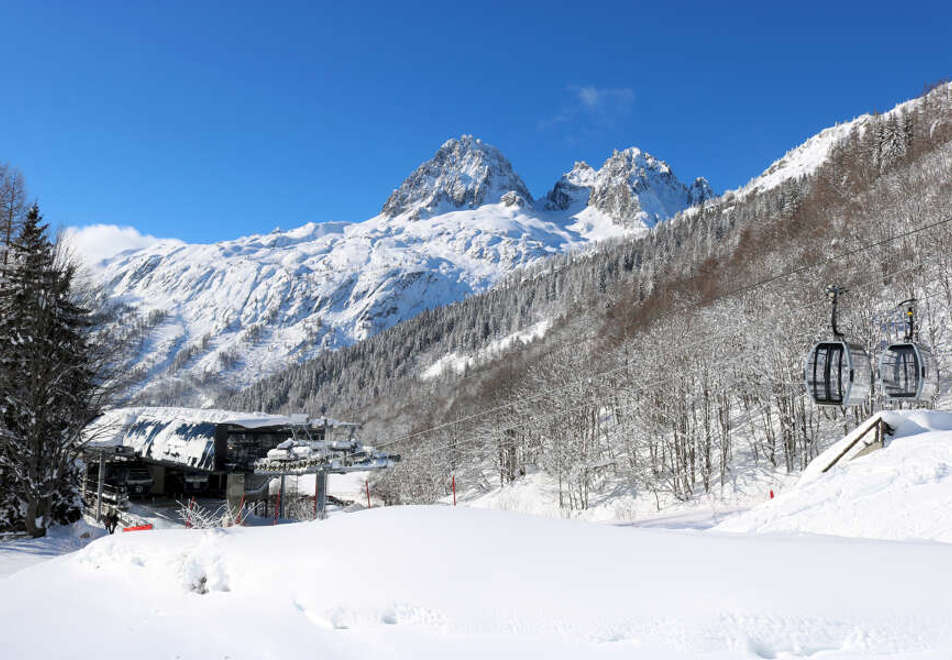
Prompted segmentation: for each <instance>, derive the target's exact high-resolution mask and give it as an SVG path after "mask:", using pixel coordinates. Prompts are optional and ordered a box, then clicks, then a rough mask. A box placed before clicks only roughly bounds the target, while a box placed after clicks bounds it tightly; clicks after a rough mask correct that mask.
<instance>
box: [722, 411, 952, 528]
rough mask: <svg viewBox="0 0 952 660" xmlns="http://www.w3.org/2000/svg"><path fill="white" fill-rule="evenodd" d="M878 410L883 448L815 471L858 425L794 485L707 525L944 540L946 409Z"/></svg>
mask: <svg viewBox="0 0 952 660" xmlns="http://www.w3.org/2000/svg"><path fill="white" fill-rule="evenodd" d="M879 414H881V415H882V416H883V419H884V421H885V422H886V423H887V424H889V425H890V426H892V427H893V428H894V429H896V433H895V435H894V436H893V437H892V438H891V439H889V440H888V442H887V444H886V447H885V448H883V449H881V450H878V451H873V452H872V453H869V454H867V455H865V456H861V457H859V458H856V459H855V460H848V459H849V456H847V457H846V458H844V459H843V460H841V461H839V462H838V463H837V464H836V465H835V466H834V467H833V468H832V469H831V470H830V471H829V472H826V473H822V472H821V471H822V468H823V467H825V466H827V465H829V463H830V461H831V460H832V458H833V457H835V456H837V455H838V454H840V453H841V452H842V451H843V450H844V448H845V447H846V446H847V445H848V444H849V443H850V442H851V441H852V440H853V436H854V435H855V434H856V432H858V431H860V430H862V429H863V428H865V426H866V424H865V423H864V424H861V425H860V426H858V427H857V429H856V431H855V432H854V433H852V434H850V435H848V436H847V437H845V438H844V439H843V440H841V441H839V442H837V443H834V444H833V445H832V446H830V448H829V449H827V450H826V451H825V452H824V453H823V454H821V455H820V456H819V457H817V458H816V459H814V461H813V462H812V463H811V464H810V465H809V466H808V467H807V469H806V470H805V471H804V472H803V475H802V476H801V478H800V481H799V482H798V483H797V484H796V485H795V486H793V487H791V488H788V489H786V490H785V491H784V492H782V493H780V494H779V495H778V496H777V498H776V499H774V500H772V501H770V502H766V503H764V504H762V505H760V506H758V507H755V508H753V509H751V510H750V511H748V512H745V513H743V514H740V515H738V516H736V517H733V518H730V519H728V520H726V521H724V522H723V523H721V524H720V525H719V526H718V527H716V528H715V529H717V530H720V531H729V532H742V533H747V534H750V533H790V532H794V533H803V532H808V533H813V534H833V535H837V536H853V537H863V538H874V539H893V540H909V539H919V540H930V541H942V542H945V543H952V413H949V412H941V411H932V410H910V411H891V412H883V413H879ZM854 453H855V452H854Z"/></svg>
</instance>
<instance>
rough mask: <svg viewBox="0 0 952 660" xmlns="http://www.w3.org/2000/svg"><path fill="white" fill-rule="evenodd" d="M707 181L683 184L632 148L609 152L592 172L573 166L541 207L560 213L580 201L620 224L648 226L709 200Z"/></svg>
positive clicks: (667, 168) (661, 163)
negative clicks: (600, 165) (606, 157)
mask: <svg viewBox="0 0 952 660" xmlns="http://www.w3.org/2000/svg"><path fill="white" fill-rule="evenodd" d="M714 196H715V195H714V191H713V190H712V189H711V186H710V185H709V184H708V182H707V180H706V179H704V178H702V177H698V178H697V179H695V180H694V183H692V184H691V185H690V186H686V185H685V184H683V183H682V182H681V181H680V180H678V178H677V177H676V176H675V175H674V172H672V171H671V168H670V166H668V164H667V163H665V162H664V161H662V160H659V159H657V158H655V157H654V156H652V155H651V154H648V153H645V152H643V151H641V150H640V149H638V148H637V147H629V148H628V149H625V150H623V151H617V150H616V151H615V152H614V153H613V154H612V155H611V156H610V157H609V158H608V159H607V160H606V161H605V162H604V163H603V164H602V167H601V169H599V170H595V169H593V168H592V167H591V166H590V165H588V164H587V163H584V162H579V163H575V167H573V168H572V170H571V171H570V172H567V173H566V174H564V175H562V178H561V179H559V181H558V182H557V183H556V184H555V187H554V188H553V189H552V191H551V192H549V194H548V195H547V196H546V202H545V208H547V209H550V210H556V209H558V210H566V209H569V208H571V207H572V206H573V205H577V204H579V203H581V202H584V203H585V204H587V205H588V206H590V207H591V208H593V209H596V210H598V211H600V212H602V213H604V214H605V215H607V216H608V217H609V218H611V219H612V221H614V222H615V223H617V224H619V225H620V226H622V227H624V228H626V229H629V230H634V229H641V228H645V227H647V228H650V227H653V226H655V225H656V224H658V222H660V221H662V220H665V219H667V218H670V217H671V216H673V215H675V214H676V213H678V212H679V211H683V210H684V209H686V208H688V207H690V206H694V205H696V204H702V203H704V202H705V201H706V200H708V199H711V198H713V197H714Z"/></svg>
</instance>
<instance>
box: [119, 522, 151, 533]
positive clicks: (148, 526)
mask: <svg viewBox="0 0 952 660" xmlns="http://www.w3.org/2000/svg"><path fill="white" fill-rule="evenodd" d="M147 529H152V524H151V523H148V524H145V525H136V526H135V527H123V528H122V531H124V532H143V531H145V530H147Z"/></svg>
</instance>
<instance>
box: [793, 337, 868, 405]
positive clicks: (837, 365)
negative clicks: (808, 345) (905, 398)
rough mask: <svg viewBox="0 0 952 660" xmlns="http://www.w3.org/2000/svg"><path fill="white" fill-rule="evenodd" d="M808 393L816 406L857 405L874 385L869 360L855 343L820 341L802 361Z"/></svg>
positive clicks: (864, 399) (837, 340)
mask: <svg viewBox="0 0 952 660" xmlns="http://www.w3.org/2000/svg"><path fill="white" fill-rule="evenodd" d="M804 377H805V382H806V387H807V393H808V394H809V395H810V397H811V398H812V399H813V401H814V403H816V404H817V405H818V406H857V405H860V404H861V403H863V402H864V401H866V398H867V397H868V396H869V393H870V392H871V391H872V388H873V370H872V361H871V360H870V358H869V354H868V353H867V352H866V351H865V350H864V349H863V347H862V346H860V345H858V344H851V343H849V342H846V341H842V340H839V339H834V340H830V341H821V342H819V343H818V344H816V345H815V346H814V347H813V350H811V351H810V353H809V354H808V355H807V360H806V364H805V365H804Z"/></svg>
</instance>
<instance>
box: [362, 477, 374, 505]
mask: <svg viewBox="0 0 952 660" xmlns="http://www.w3.org/2000/svg"><path fill="white" fill-rule="evenodd" d="M364 488H366V489H367V508H368V509H369V508H371V506H372V505H371V504H370V481H368V480H367V479H364Z"/></svg>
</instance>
